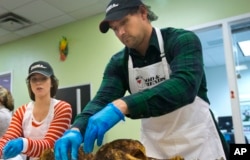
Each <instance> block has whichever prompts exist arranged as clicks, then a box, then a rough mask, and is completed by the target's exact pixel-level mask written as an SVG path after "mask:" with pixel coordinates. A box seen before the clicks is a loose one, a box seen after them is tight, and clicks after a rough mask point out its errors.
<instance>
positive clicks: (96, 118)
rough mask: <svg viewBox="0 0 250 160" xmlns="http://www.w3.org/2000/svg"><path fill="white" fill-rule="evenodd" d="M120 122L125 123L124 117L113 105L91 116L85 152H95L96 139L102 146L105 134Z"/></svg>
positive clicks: (85, 141)
mask: <svg viewBox="0 0 250 160" xmlns="http://www.w3.org/2000/svg"><path fill="white" fill-rule="evenodd" d="M120 120H123V121H124V115H123V113H122V112H121V111H120V110H119V109H118V108H117V107H115V106H114V104H113V103H109V104H108V105H107V106H106V107H105V108H103V109H102V110H101V111H99V112H97V113H96V114H94V115H93V116H91V117H90V118H89V121H88V126H87V129H86V132H85V137H84V152H85V153H90V152H92V151H93V148H94V143H95V140H96V139H97V145H98V146H100V145H102V141H103V137H104V134H105V132H107V131H108V130H109V129H110V128H112V127H113V126H114V125H115V124H116V123H118V122H119V121H120Z"/></svg>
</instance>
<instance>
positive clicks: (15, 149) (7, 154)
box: [3, 138, 23, 159]
mask: <svg viewBox="0 0 250 160" xmlns="http://www.w3.org/2000/svg"><path fill="white" fill-rule="evenodd" d="M22 150H23V139H22V138H17V139H13V140H10V141H9V142H7V143H6V145H5V146H4V148H3V158H4V159H9V158H13V157H16V156H17V155H18V154H20V153H21V152H22Z"/></svg>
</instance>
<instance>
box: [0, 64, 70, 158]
mask: <svg viewBox="0 0 250 160" xmlns="http://www.w3.org/2000/svg"><path fill="white" fill-rule="evenodd" d="M26 81H27V86H28V91H29V95H30V98H31V100H32V101H31V102H29V103H27V104H24V105H22V106H20V107H19V108H17V110H16V111H15V112H14V114H13V118H12V121H11V123H10V126H9V128H8V130H7V131H6V133H5V134H4V135H3V137H2V138H1V139H0V157H3V158H4V159H9V158H13V157H16V156H19V155H22V157H23V159H26V158H27V159H32V160H33V159H34V160H35V159H38V158H39V156H40V155H41V153H42V151H43V150H45V149H48V148H53V147H54V143H55V141H56V140H57V139H58V138H59V137H61V136H62V135H63V133H64V132H65V130H66V129H68V128H69V127H70V123H71V117H72V110H71V106H70V104H68V103H66V102H65V101H61V100H57V99H54V98H53V97H54V96H55V94H56V91H57V88H58V80H57V78H56V77H55V75H54V72H53V69H52V67H51V66H50V64H49V63H47V62H44V61H37V62H34V63H33V64H31V65H30V67H29V70H28V77H27V79H26Z"/></svg>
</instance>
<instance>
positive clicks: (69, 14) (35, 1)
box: [0, 0, 250, 67]
mask: <svg viewBox="0 0 250 160" xmlns="http://www.w3.org/2000/svg"><path fill="white" fill-rule="evenodd" d="M109 1H110V0H74V1H70V0H0V22H1V21H2V22H3V23H0V45H1V44H4V43H7V42H11V41H14V40H17V39H21V38H23V37H26V36H30V35H32V34H35V33H39V32H43V31H46V30H49V29H52V28H55V27H58V26H61V25H64V24H67V23H71V22H74V21H78V20H81V19H83V18H86V17H89V16H93V15H96V14H99V13H103V12H104V11H105V8H106V6H107V4H108V3H109ZM72 2H73V3H72ZM6 13H13V14H16V15H18V18H19V19H15V17H14V16H13V15H9V16H8V17H7V18H5V19H4V18H2V19H1V16H3V15H5V14H6ZM13 17H14V18H13ZM20 17H21V20H22V21H20V23H19V20H20ZM1 25H2V26H1ZM22 25H23V26H22ZM247 26H248V30H247V31H244V32H237V33H235V34H233V36H234V37H233V38H234V40H235V41H240V40H247V39H250V29H249V26H250V21H248V22H247ZM244 27H245V26H243V27H242V28H244ZM15 28H19V29H17V30H14V29H15ZM238 28H241V27H238ZM196 33H197V35H198V36H199V38H200V39H201V42H202V46H203V52H204V63H205V66H206V67H211V66H218V65H224V64H225V57H224V49H223V40H222V31H221V28H220V27H217V28H216V27H215V28H211V29H208V30H203V31H199V32H196ZM236 47H237V45H236ZM237 49H238V50H237V51H238V53H239V54H238V55H239V56H238V57H237V58H238V60H239V61H240V62H244V61H250V58H249V57H244V56H243V55H242V53H241V51H240V49H239V48H238V47H237Z"/></svg>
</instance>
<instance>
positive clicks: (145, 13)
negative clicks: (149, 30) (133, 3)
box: [139, 5, 148, 20]
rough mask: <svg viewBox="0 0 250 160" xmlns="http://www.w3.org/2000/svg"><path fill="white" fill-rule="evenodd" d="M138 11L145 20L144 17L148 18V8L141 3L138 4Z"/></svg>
mask: <svg viewBox="0 0 250 160" xmlns="http://www.w3.org/2000/svg"><path fill="white" fill-rule="evenodd" d="M139 13H140V14H141V15H142V18H143V19H144V20H145V19H148V18H147V17H148V10H147V8H146V7H145V6H143V5H140V6H139Z"/></svg>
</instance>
